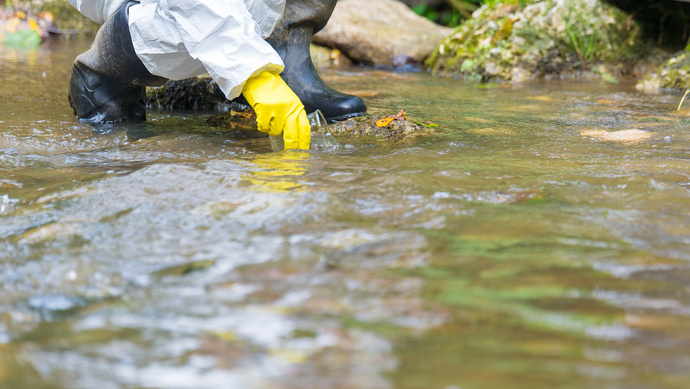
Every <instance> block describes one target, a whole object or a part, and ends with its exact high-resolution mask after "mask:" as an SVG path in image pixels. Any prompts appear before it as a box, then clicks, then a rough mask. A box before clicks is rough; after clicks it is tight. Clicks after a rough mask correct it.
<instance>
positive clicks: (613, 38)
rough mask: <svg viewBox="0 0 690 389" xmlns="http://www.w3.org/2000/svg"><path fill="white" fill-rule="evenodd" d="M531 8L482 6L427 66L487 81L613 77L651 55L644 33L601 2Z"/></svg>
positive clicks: (578, 0) (546, 0) (547, 0)
mask: <svg viewBox="0 0 690 389" xmlns="http://www.w3.org/2000/svg"><path fill="white" fill-rule="evenodd" d="M526 2H527V3H529V4H528V5H526V6H524V7H520V6H518V5H515V4H503V3H491V4H488V5H484V6H482V7H481V8H480V9H478V10H477V11H475V13H474V14H473V17H472V18H471V19H469V20H467V21H466V22H465V23H464V24H463V25H461V26H460V27H459V28H458V29H457V30H456V31H455V33H454V34H452V35H451V36H449V37H448V38H447V39H446V40H444V41H443V43H441V44H440V45H439V47H438V48H437V49H436V51H435V52H434V54H433V55H432V56H431V57H430V58H429V59H428V60H427V62H426V65H427V66H428V68H429V69H430V70H431V71H432V73H433V74H436V75H451V76H462V77H466V78H470V79H482V80H491V79H495V80H509V81H513V82H521V81H524V80H528V79H531V78H535V77H547V78H556V77H559V78H560V77H567V76H583V75H592V76H595V75H596V74H597V73H598V74H601V75H604V76H609V77H610V76H611V75H614V76H617V75H621V74H624V73H626V72H628V71H630V68H631V67H632V66H633V64H634V63H635V61H636V60H638V59H639V58H640V57H641V54H642V53H644V52H646V51H647V48H648V43H647V42H646V41H645V40H644V39H643V36H642V33H641V29H640V27H639V25H638V24H637V23H636V22H635V21H633V20H632V19H630V18H629V16H628V15H627V14H626V13H624V12H622V11H620V10H619V9H618V8H616V7H613V6H611V5H609V4H607V3H605V2H603V1H602V0H543V1H536V0H532V1H526Z"/></svg>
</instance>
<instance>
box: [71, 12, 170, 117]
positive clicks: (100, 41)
mask: <svg viewBox="0 0 690 389" xmlns="http://www.w3.org/2000/svg"><path fill="white" fill-rule="evenodd" d="M133 4H136V2H134V1H130V2H127V3H125V4H124V5H123V6H122V8H120V10H119V11H117V12H116V13H115V14H114V15H113V16H112V17H111V18H110V19H108V21H106V22H105V24H103V26H101V28H100V29H99V30H98V34H96V40H95V41H94V42H93V44H92V45H91V48H89V50H88V51H86V52H85V53H82V54H80V55H79V56H78V57H77V59H76V60H75V61H74V66H73V68H72V75H71V77H70V83H69V103H70V105H71V106H72V109H74V114H75V115H77V117H78V118H79V121H81V122H87V123H112V122H120V121H135V122H140V121H144V120H146V86H156V85H162V84H163V83H165V81H166V79H165V78H162V77H158V76H154V75H152V74H151V73H149V71H148V70H147V69H146V67H145V66H144V64H143V63H141V60H139V58H138V57H137V55H136V53H135V52H134V46H133V45H132V37H131V35H130V33H129V23H128V20H129V7H130V6H131V5H133Z"/></svg>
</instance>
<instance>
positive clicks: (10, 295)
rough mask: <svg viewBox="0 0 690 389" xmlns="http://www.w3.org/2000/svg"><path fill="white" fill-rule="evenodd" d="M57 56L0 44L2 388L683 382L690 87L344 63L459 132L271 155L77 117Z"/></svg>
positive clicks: (401, 102) (212, 137)
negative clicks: (514, 82) (488, 79)
mask: <svg viewBox="0 0 690 389" xmlns="http://www.w3.org/2000/svg"><path fill="white" fill-rule="evenodd" d="M53 46H54V47H53V48H49V47H44V48H43V49H41V50H38V51H16V50H9V49H6V48H5V49H0V83H1V85H2V87H1V88H0V285H2V292H0V388H3V389H5V388H7V389H42V388H51V389H52V388H55V389H76V388H86V389H91V388H101V389H110V388H161V389H162V388H166V389H167V388H179V389H187V388H199V389H213V388H366V389H370V388H440V389H456V388H541V387H558V388H686V387H689V385H690V190H689V189H690V133H689V132H688V130H689V129H690V124H688V121H687V120H686V119H685V118H684V116H680V117H678V116H676V115H675V112H674V110H675V106H676V105H677V103H678V101H679V99H680V96H679V94H660V95H649V94H641V93H638V92H636V91H635V90H634V88H633V85H632V84H621V85H610V84H604V83H599V82H576V83H570V82H569V83H565V82H557V81H551V82H544V83H535V84H527V85H522V86H510V85H488V86H487V85H478V84H475V83H470V82H464V81H457V80H452V79H438V78H432V77H430V76H428V75H427V74H424V73H399V74H396V73H389V72H385V71H377V70H367V69H363V68H355V69H350V70H348V71H339V72H333V71H324V77H325V78H326V79H327V80H328V81H329V82H330V83H331V84H333V85H335V86H337V87H338V88H339V89H342V90H346V91H349V92H356V93H359V94H361V95H363V96H365V99H366V101H367V103H368V105H369V107H370V108H371V110H372V111H374V112H379V113H381V112H387V113H396V112H397V111H398V110H400V109H402V108H405V109H407V112H408V116H409V117H412V118H415V119H418V120H422V121H427V120H431V121H433V122H435V123H437V124H439V125H440V126H441V127H440V128H439V129H437V130H435V132H433V133H431V134H427V135H422V136H417V137H415V138H409V139H406V140H403V141H401V142H399V143H397V144H391V143H387V142H379V141H376V140H359V139H348V138H342V137H341V138H339V140H340V142H341V143H343V144H344V145H346V147H344V148H343V149H341V150H339V151H337V152H331V153H312V154H305V153H291V154H290V153H288V154H274V153H270V152H269V151H270V146H269V142H268V139H266V138H255V139H246V138H247V137H246V136H242V137H240V136H238V135H237V134H233V133H231V132H228V131H224V130H223V129H222V128H212V127H209V126H208V125H206V119H207V118H208V117H209V115H210V114H211V113H207V112H191V113H190V112H166V111H156V110H152V111H151V112H149V119H150V120H149V122H148V123H147V124H143V125H138V126H131V125H130V126H111V127H109V128H104V129H100V130H99V131H98V132H96V131H94V130H93V129H92V128H91V127H89V126H87V125H82V124H79V123H78V122H77V121H76V120H75V119H74V118H73V116H72V112H71V109H70V108H69V105H68V103H67V99H66V84H67V78H68V75H69V71H70V66H71V61H72V60H73V58H74V57H75V56H76V55H77V53H79V52H80V51H82V50H83V49H84V48H85V42H81V41H77V42H63V43H62V44H54V45H53ZM630 129H639V130H644V131H647V132H649V133H651V134H652V135H653V136H652V137H651V138H650V139H648V140H642V141H641V142H638V143H635V142H627V143H623V142H606V141H601V140H597V139H594V138H593V137H589V136H583V135H582V134H581V133H582V132H583V131H588V130H608V131H615V130H630Z"/></svg>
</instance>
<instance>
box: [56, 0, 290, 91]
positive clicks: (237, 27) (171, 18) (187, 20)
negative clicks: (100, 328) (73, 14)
mask: <svg viewBox="0 0 690 389" xmlns="http://www.w3.org/2000/svg"><path fill="white" fill-rule="evenodd" d="M68 1H69V2H70V3H71V4H72V5H73V6H74V7H76V8H77V9H78V10H79V11H80V12H81V13H83V14H84V15H86V16H87V17H89V18H90V19H93V20H95V21H97V22H100V23H103V22H105V20H107V19H108V18H109V17H110V16H111V15H112V14H113V13H114V12H116V11H117V10H118V9H119V8H120V7H121V6H122V4H124V3H125V2H126V0H68ZM284 10H285V0H141V3H140V4H136V5H133V6H131V7H130V8H129V30H130V33H131V35H132V44H133V45H134V50H135V51H136V53H137V56H138V57H139V59H140V60H141V61H142V63H143V64H144V66H146V68H147V69H148V70H149V72H151V74H153V75H156V76H160V77H165V78H169V79H172V80H181V79H185V78H189V77H194V76H198V75H201V74H203V73H206V72H208V73H209V75H210V76H211V77H212V78H213V79H214V80H215V81H216V82H217V83H218V85H219V86H220V88H221V90H222V91H223V93H225V95H226V97H227V98H228V99H233V98H235V97H237V96H239V94H240V93H241V92H242V87H243V86H244V83H245V82H246V80H247V79H248V78H249V77H251V76H253V75H255V74H258V73H260V72H262V71H264V70H273V71H276V72H278V73H280V72H281V71H282V70H283V66H284V65H283V61H282V60H281V58H280V56H279V55H278V54H277V53H276V52H275V50H273V48H272V47H271V45H269V44H268V43H266V41H265V40H264V39H265V38H267V37H268V36H269V35H270V34H271V32H272V31H273V28H274V27H275V25H276V23H277V22H278V20H279V19H280V18H281V17H282V14H283V12H284Z"/></svg>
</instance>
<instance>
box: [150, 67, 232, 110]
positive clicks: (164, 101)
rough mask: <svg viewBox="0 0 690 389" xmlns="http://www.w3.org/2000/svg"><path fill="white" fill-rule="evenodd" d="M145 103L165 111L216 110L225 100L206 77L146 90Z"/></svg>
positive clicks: (217, 87) (168, 83) (214, 84)
mask: <svg viewBox="0 0 690 389" xmlns="http://www.w3.org/2000/svg"><path fill="white" fill-rule="evenodd" d="M146 102H147V104H148V105H149V106H153V107H158V108H165V109H183V110H190V109H201V110H218V109H221V107H222V106H223V105H225V104H226V103H227V99H226V98H225V95H224V94H223V92H222V91H221V90H220V87H219V86H218V84H216V82H215V81H213V79H211V77H209V76H207V75H206V76H201V77H192V78H188V79H185V80H180V81H168V82H166V83H165V84H164V85H163V86H160V87H153V88H147V101H146Z"/></svg>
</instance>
